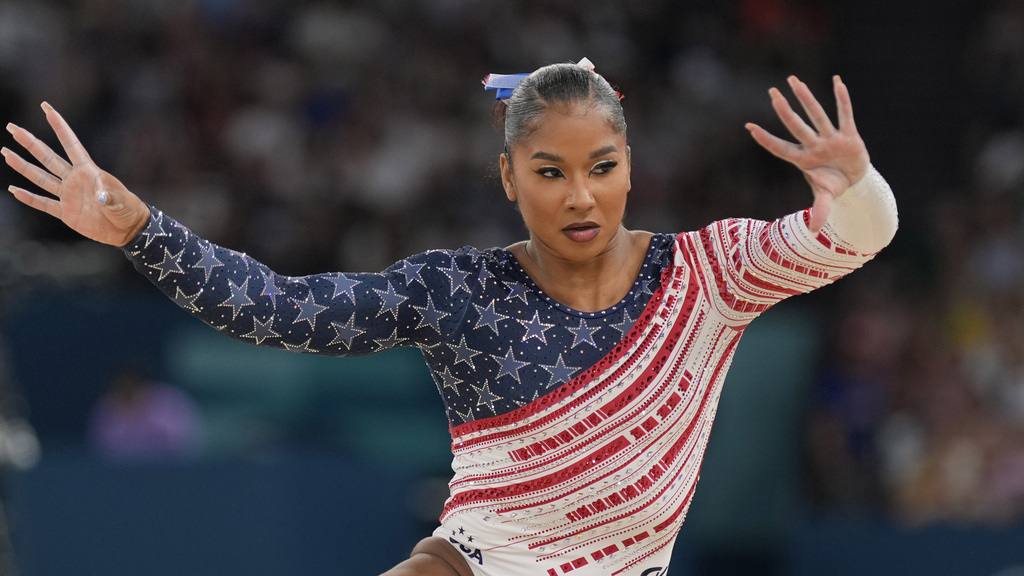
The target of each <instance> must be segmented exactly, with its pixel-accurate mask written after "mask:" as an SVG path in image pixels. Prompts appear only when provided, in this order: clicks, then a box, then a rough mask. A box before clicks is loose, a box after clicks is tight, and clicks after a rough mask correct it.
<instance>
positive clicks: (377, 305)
mask: <svg viewBox="0 0 1024 576" xmlns="http://www.w3.org/2000/svg"><path fill="white" fill-rule="evenodd" d="M674 238H675V236H674V235H667V234H658V235H655V236H654V238H653V239H652V240H651V245H650V247H649V249H648V252H647V256H646V258H645V259H644V263H643V265H642V269H641V271H640V273H639V274H638V276H637V278H636V281H635V282H634V286H633V289H632V290H630V292H629V293H628V294H627V295H626V296H625V297H624V298H623V299H622V300H621V301H620V302H618V303H616V304H615V305H614V306H611V307H610V308H608V309H606V310H601V311H597V312H581V311H578V310H573V309H571V308H568V307H566V306H563V305H561V304H559V303H558V302H555V301H554V300H553V299H551V298H550V297H549V296H547V295H546V294H545V293H544V292H543V291H542V290H540V288H539V287H537V286H536V284H534V283H533V281H531V280H530V278H529V276H527V274H526V272H525V271H524V270H523V269H522V267H520V266H519V263H518V262H517V261H516V259H515V257H514V256H513V255H512V253H511V252H509V251H508V250H506V249H504V248H491V249H488V250H484V251H478V250H476V249H475V248H469V247H466V248H462V249H459V250H454V251H453V250H432V251H428V252H424V253H422V254H417V255H415V256H411V257H409V258H406V259H405V260H402V261H400V262H398V263H396V264H394V265H392V266H391V267H389V268H387V269H386V270H384V271H383V272H380V273H375V274H347V273H345V274H343V273H335V274H317V275H313V276H304V277H286V276H279V275H277V274H275V273H274V272H273V271H271V270H270V269H268V268H267V267H266V266H264V265H263V264H260V263H259V262H257V261H256V260H254V259H253V258H251V257H249V256H247V255H245V254H242V253H239V252H235V251H232V250H228V249H226V248H222V247H220V246H217V245H215V244H211V243H210V242H208V241H206V240H204V239H202V238H200V237H198V236H196V235H195V234H193V233H191V232H190V231H189V230H188V229H187V228H185V227H183V226H181V225H180V224H178V223H177V222H175V221H174V220H172V219H170V218H168V217H167V216H165V215H164V214H162V213H161V212H159V211H158V210H156V209H153V216H152V218H151V219H150V222H149V225H148V226H147V227H146V229H145V230H143V231H142V233H140V234H139V236H138V237H137V238H135V239H134V240H133V241H132V243H131V244H129V245H128V246H126V247H125V248H124V250H125V253H126V254H127V255H128V258H129V259H130V260H131V261H132V262H134V264H135V267H136V268H137V269H138V270H139V271H140V272H142V273H143V274H144V275H146V276H147V277H148V278H149V279H150V280H151V281H152V282H153V283H154V284H156V286H157V287H159V288H160V290H162V291H163V292H164V293H165V294H167V295H168V296H170V297H171V298H172V299H173V300H174V301H175V302H176V303H177V304H178V306H180V307H181V308H183V309H185V310H187V311H188V312H191V313H192V314H193V315H195V316H197V317H199V318H200V319H201V320H203V321H204V322H206V323H207V324H210V325H211V326H213V327H215V328H217V329H218V330H221V331H222V332H224V333H226V334H228V335H229V336H232V337H234V338H237V339H239V340H242V341H245V342H249V343H252V344H258V345H263V346H274V347H277V348H285V349H288V350H294V351H299V352H309V353H321V354H330V355H337V356H355V355H360V354H369V353H373V352H379V351H382V350H388V349H391V348H395V347H398V346H416V347H418V348H420V349H421V350H422V352H423V356H424V359H425V360H426V363H427V367H428V368H429V369H430V371H431V374H432V375H433V378H434V382H435V383H436V384H437V388H438V391H439V392H440V393H441V396H442V398H443V399H444V403H445V408H446V410H447V413H448V419H449V422H450V423H451V425H452V426H457V425H459V424H463V423H466V422H470V421H473V420H478V419H480V418H488V417H492V416H498V415H501V414H505V413H508V412H510V411H512V410H515V409H516V408H519V407H520V406H523V405H525V404H528V403H530V402H533V401H535V400H537V399H538V398H539V397H541V396H543V395H545V394H547V393H548V392H551V391H552V390H555V389H556V388H558V387H559V386H561V385H562V384H564V383H566V382H568V381H569V380H571V379H572V378H573V377H575V375H576V374H579V373H580V372H581V371H583V370H584V369H586V368H588V367H590V366H592V365H593V364H594V363H596V362H597V361H598V360H600V359H601V358H602V357H603V356H605V355H606V354H607V353H608V352H609V351H610V350H611V349H612V348H613V347H614V346H615V345H616V344H618V343H619V342H620V341H621V339H622V336H623V335H624V334H625V333H626V332H627V331H629V329H630V328H631V327H632V325H633V322H635V321H636V319H637V318H639V317H640V315H641V312H642V310H643V308H644V306H646V305H647V302H648V301H649V300H650V297H651V295H652V292H653V291H654V290H656V289H657V287H658V285H659V284H660V281H661V271H662V270H663V269H664V268H665V266H667V265H669V263H670V262H671V259H672V245H673V241H674Z"/></svg>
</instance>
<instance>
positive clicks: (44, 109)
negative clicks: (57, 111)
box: [40, 102, 53, 112]
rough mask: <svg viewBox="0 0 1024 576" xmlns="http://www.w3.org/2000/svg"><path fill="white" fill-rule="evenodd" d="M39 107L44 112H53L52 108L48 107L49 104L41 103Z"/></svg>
mask: <svg viewBox="0 0 1024 576" xmlns="http://www.w3.org/2000/svg"><path fill="white" fill-rule="evenodd" d="M40 106H41V107H42V108H43V111H44V112H50V111H51V110H53V106H50V103H49V102H43V103H42V104H40Z"/></svg>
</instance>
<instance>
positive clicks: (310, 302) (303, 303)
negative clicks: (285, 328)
mask: <svg viewBox="0 0 1024 576" xmlns="http://www.w3.org/2000/svg"><path fill="white" fill-rule="evenodd" d="M294 302H295V306H296V307H298V309H299V315H298V316H296V317H295V320H294V322H295V323H296V324H298V323H299V322H305V323H307V324H309V329H310V330H316V316H317V314H319V313H321V312H323V311H324V310H327V308H328V307H327V306H321V305H319V304H317V303H316V300H315V299H314V298H313V291H312V290H310V291H309V293H308V294H306V299H305V300H298V299H296V300H294Z"/></svg>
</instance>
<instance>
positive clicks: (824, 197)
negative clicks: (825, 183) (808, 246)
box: [807, 192, 832, 236]
mask: <svg viewBox="0 0 1024 576" xmlns="http://www.w3.org/2000/svg"><path fill="white" fill-rule="evenodd" d="M831 212H832V195H831V194H829V193H828V192H818V193H816V194H815V195H814V205H813V206H811V221H810V222H808V223H807V228H808V229H809V230H810V232H811V234H813V235H814V236H817V235H818V233H820V232H821V229H822V228H824V227H825V222H826V221H828V215H829V214H830V213H831Z"/></svg>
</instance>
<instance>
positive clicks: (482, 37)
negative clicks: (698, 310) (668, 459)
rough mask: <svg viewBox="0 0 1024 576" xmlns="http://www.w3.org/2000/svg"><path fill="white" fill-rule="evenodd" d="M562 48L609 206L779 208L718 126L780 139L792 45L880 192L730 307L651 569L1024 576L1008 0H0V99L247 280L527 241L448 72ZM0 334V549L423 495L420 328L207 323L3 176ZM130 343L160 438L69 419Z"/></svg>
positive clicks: (687, 211)
mask: <svg viewBox="0 0 1024 576" xmlns="http://www.w3.org/2000/svg"><path fill="white" fill-rule="evenodd" d="M583 56H587V57H589V58H590V59H591V60H593V62H594V63H595V64H596V66H597V70H598V71H599V72H600V73H602V74H604V75H605V76H606V77H607V78H608V79H609V80H610V81H611V82H612V83H613V85H616V86H617V87H618V89H619V90H620V91H621V92H623V93H624V94H625V95H626V98H625V100H624V107H625V109H626V118H627V121H628V123H629V139H630V144H631V146H632V151H633V172H632V183H633V190H632V192H631V200H630V202H631V205H630V212H629V215H628V223H629V225H630V226H632V227H637V228H646V229H650V230H655V231H665V232H668V231H681V230H688V229H693V228H695V227H699V226H702V225H704V224H706V223H707V222H709V221H712V220H714V219H718V218H723V217H729V216H752V217H759V218H774V217H777V216H780V215H782V214H785V213H787V212H791V211H795V210H797V209H800V208H803V207H805V206H806V205H807V204H808V202H809V199H810V195H809V194H808V191H807V189H806V185H805V183H804V182H803V180H802V178H801V177H800V175H799V174H798V173H797V172H796V170H795V169H793V168H791V167H790V166H788V165H786V164H784V163H782V162H780V161H778V160H776V159H774V158H772V157H771V156H769V155H768V154H767V153H765V152H763V151H762V150H760V149H759V148H758V147H757V146H756V145H755V144H754V143H753V142H752V141H751V140H750V138H749V136H748V135H747V133H746V131H745V130H743V123H744V122H746V121H755V122H759V123H762V124H763V125H765V126H768V127H770V128H771V129H772V130H774V131H776V132H777V133H781V131H782V130H783V129H782V127H781V126H780V124H779V123H778V121H776V120H774V119H773V118H772V110H771V108H770V105H769V101H768V97H767V89H768V88H769V87H770V86H773V85H776V86H783V85H784V83H785V77H786V75H788V74H797V75H798V76H800V77H801V78H802V79H804V80H806V81H807V82H808V83H809V84H810V85H811V87H812V89H814V90H815V92H816V93H817V94H818V95H819V97H821V99H822V100H823V101H824V102H825V103H826V107H827V108H828V109H830V110H831V109H834V105H832V104H831V102H832V99H831V98H830V97H829V96H828V89H829V82H830V77H831V75H832V74H836V73H838V74H841V75H842V76H843V79H844V80H845V81H846V83H847V84H848V85H849V87H850V90H851V93H852V98H853V103H854V108H855V114H856V118H857V123H858V127H859V129H860V131H861V133H862V135H863V137H864V139H865V141H866V142H867V144H868V148H869V151H870V152H871V155H872V160H873V162H874V164H875V165H876V166H877V167H878V168H879V170H880V171H881V172H882V173H883V174H884V175H885V176H886V177H887V178H888V180H889V181H890V183H891V184H892V186H893V188H894V190H895V192H896V195H897V198H898V201H899V205H900V220H901V228H900V231H899V233H898V234H897V237H896V240H895V241H894V243H893V244H892V246H891V247H890V248H888V249H887V250H885V251H884V252H883V253H882V254H881V255H880V256H879V258H877V259H876V260H875V261H873V262H871V263H869V264H868V265H867V266H866V267H865V268H864V269H863V270H862V271H860V272H858V273H856V274H855V275H854V276H852V277H850V278H848V279H845V280H843V281H842V282H840V283H838V284H836V285H834V286H830V287H827V288H825V289H822V290H820V291H819V292H817V293H814V294H812V295H808V296H804V297H800V298H798V299H795V300H793V301H788V302H785V303H783V304H781V305H779V306H777V307H776V308H775V309H773V310H771V311H769V312H768V313H767V314H765V316H764V317H763V318H762V319H760V320H758V322H755V323H754V324H753V326H752V327H751V329H750V331H749V332H748V335H747V336H745V338H744V341H743V343H742V345H741V347H740V350H739V354H738V356H737V359H736V362H735V367H734V369H733V372H731V374H730V377H729V379H728V381H727V384H726V389H725V392H724V395H723V398H722V403H721V408H720V412H719V417H718V421H717V422H716V425H715V431H714V434H713V435H712V439H711V445H710V448H709V451H708V456H707V460H706V464H705V466H704V470H703V473H702V477H703V479H702V481H701V482H700V484H699V487H698V489H697V492H696V497H695V500H694V505H693V509H692V511H691V513H690V517H689V518H688V520H687V523H686V524H685V525H684V528H683V531H682V534H681V536H680V540H679V544H678V545H677V550H676V553H675V555H674V558H673V563H672V570H671V571H672V574H674V575H675V574H679V575H687V574H695V575H733V574H749V575H761V574H765V575H768V574H771V575H800V576H802V575H816V574H832V575H851V576H852V575H860V574H872V575H889V574H892V575H896V574H900V575H906V574H929V575H950V576H953V575H956V576H961V575H978V576H989V575H992V576H995V575H999V576H1011V575H1020V574H1024V299H1022V295H1024V238H1022V237H1021V236H1022V224H1024V221H1022V211H1021V209H1022V193H1024V2H1022V1H1021V0H1001V1H985V2H982V1H971V0H960V1H954V0H932V1H930V2H883V1H882V0H857V1H853V0H849V1H840V0H833V1H831V2H815V1H811V0H804V1H801V0H740V1H734V2H713V1H670V0H648V1H643V2H611V1H603V0H600V1H599V0H591V1H588V2H585V3H584V2H570V1H560V0H546V1H528V2H484V1H479V0H418V1H415V0H404V1H403V0H376V1H370V0H364V1H359V0H352V1H334V2H330V1H322V2H309V1H302V2H286V1H284V0H251V1H245V0H82V1H70V0H65V1H57V0H0V118H2V119H3V120H4V121H5V122H6V121H13V122H15V123H17V124H19V125H22V126H25V127H26V128H28V129H30V130H32V131H34V132H35V133H36V134H39V135H45V139H46V140H47V141H48V142H50V143H51V145H55V142H54V139H53V138H52V137H51V136H50V134H49V131H48V130H47V128H46V126H45V123H44V121H43V116H42V114H41V112H40V111H39V108H38V104H39V103H40V102H41V101H43V100H46V101H48V102H50V103H52V104H53V105H54V106H55V107H57V108H58V109H59V110H61V111H62V113H63V114H64V115H65V116H66V118H67V119H68V120H69V122H70V123H71V125H72V126H73V127H74V128H75V129H76V131H77V132H78V135H79V137H80V138H81V139H82V141H83V142H84V143H85V144H86V146H87V148H88V149H89V150H90V151H91V153H92V155H93V157H94V159H95V160H96V161H97V163H98V164H99V165H100V166H102V167H104V168H105V169H107V170H109V171H111V172H112V173H114V174H115V175H117V176H118V177H119V178H120V179H121V180H122V181H123V182H125V183H126V184H127V185H128V187H129V188H130V189H132V190H133V191H134V192H136V193H137V194H139V195H140V196H141V197H143V199H145V200H146V201H148V202H151V203H153V204H155V205H157V206H159V207H160V208H161V209H163V210H164V211H166V212H167V213H169V214H170V215H172V216H174V217H175V218H177V219H178V220H180V221H182V222H184V223H185V224H187V225H188V226H190V227H191V228H192V229H193V230H195V231H196V232H197V233H199V234H201V235H203V236H205V237H207V238H209V239H211V240H213V241H215V242H218V243H221V244H223V245H226V246H229V247H232V248H236V249H239V250H244V251H246V252H248V253H250V254H252V255H254V256H256V257H257V258H259V259H261V260H262V261H264V262H266V263H267V264H269V265H270V266H271V267H273V268H274V269H275V270H276V271H278V272H279V273H283V274H307V273H313V272H321V271H332V270H346V271H363V270H379V269H381V268H383V267H384V266H386V265H387V264H389V263H391V262H392V261H394V260H396V259H398V258H401V257H403V256H406V255H409V254H412V253H415V252H418V251H421V250H424V249H428V248H440V247H445V248H454V247H458V246H461V245H464V244H472V245H476V246H479V247H487V246H493V245H506V244H509V243H511V242H513V241H516V240H518V239H521V238H522V237H523V235H524V230H523V228H522V224H521V221H520V219H519V217H518V215H517V214H516V212H515V211H514V209H513V208H512V207H511V206H509V205H508V203H507V201H506V200H505V199H504V196H503V194H502V193H501V190H500V185H499V182H498V180H497V179H496V178H495V174H496V171H495V167H496V158H497V154H498V153H499V152H500V150H501V141H500V138H499V137H498V136H497V135H496V134H495V133H494V131H493V130H492V129H491V128H490V126H489V112H490V107H491V105H492V103H493V96H492V95H491V93H485V92H484V91H483V90H482V87H481V85H480V79H481V78H483V76H485V75H486V74H487V73H491V72H497V73H510V72H521V71H530V70H532V69H534V68H536V67H537V66H539V65H542V64H546V63H550V62H558V61H570V60H571V61H575V60H578V59H580V58H582V57H583ZM5 145H7V146H9V147H11V146H13V145H14V144H13V141H12V140H10V139H8V140H7V141H6V142H5ZM0 180H2V182H3V184H4V185H5V186H6V185H7V184H12V183H13V184H19V185H24V184H25V183H24V182H22V181H20V177H18V176H17V175H16V174H15V173H14V172H13V171H10V170H8V171H7V172H5V175H4V176H3V177H2V179H0ZM0 329H2V330H0V338H2V342H0V352H2V355H0V467H2V474H0V497H2V499H0V501H2V503H3V510H4V512H5V514H4V518H5V521H3V522H0V535H2V536H0V555H2V557H0V573H3V574H19V575H23V576H49V575H58V574H60V575H63V574H69V573H75V574H78V575H80V576H88V575H93V574H97V575H99V574H103V575H109V574H148V575H150V576H163V575H168V576H169V575H171V574H176V575H177V574H192V575H204V574H210V575H214V574H217V575H220V574H225V573H235V574H249V575H252V576H258V575H264V574H265V575H271V574H295V573H302V574H306V575H309V576H314V575H319V574H324V575H327V574H376V573H379V572H380V571H383V570H385V569H386V568H388V567H390V566H391V565H393V564H394V563H396V562H398V561H400V560H401V559H402V558H403V557H405V556H406V555H407V553H408V551H409V550H410V548H411V546H412V544H413V543H414V542H415V541H416V540H417V539H418V538H420V537H422V536H424V535H426V534H427V533H428V531H429V530H430V529H432V527H433V526H434V523H435V522H436V517H437V515H438V513H439V510H440V505H441V502H442V500H443V497H444V494H445V489H446V485H445V483H446V481H447V476H448V474H449V473H450V469H449V468H448V463H449V454H448V445H447V434H446V426H447V423H446V421H445V418H444V413H443V409H442V405H441V402H440V399H439V397H438V395H437V392H436V389H435V386H434V384H433V382H432V381H431V379H430V377H429V375H428V374H427V372H426V370H425V368H423V367H422V365H421V364H420V363H419V358H418V355H417V354H416V353H415V352H411V353H410V352H409V351H408V350H405V351H399V352H393V353H388V354H386V355H379V356H374V357H369V358H361V359H329V358H308V357H303V356H299V355H295V354H289V353H284V352H276V351H265V350H258V349H255V348H249V347H245V346H243V345H239V344H237V343H235V342H233V341H231V340H229V339H227V338H226V337H223V336H221V335H219V334H217V333H216V332H214V331H212V330H210V329H208V328H206V327H205V326H203V325H202V324H201V323H199V322H198V321H196V320H194V319H192V318H190V317H188V316H187V315H186V314H184V313H182V312H180V311H179V310H178V309H177V308H176V307H175V306H174V305H173V304H172V303H170V302H169V301H167V300H166V299H164V298H163V297H162V296H161V295H159V294H158V293H157V292H156V290H154V289H153V288H152V287H150V286H149V285H148V284H147V282H146V281H145V280H144V279H142V278H141V277H140V276H138V275H136V274H135V272H134V271H133V270H132V269H131V266H130V265H129V264H128V263H127V262H126V261H125V259H124V257H123V256H122V255H121V254H120V252H119V251H117V250H115V249H111V248H107V247H101V246H95V245H92V244H90V243H86V242H83V241H81V240H80V239H78V238H76V237H75V236H74V235H73V234H72V233H69V232H67V231H66V230H64V229H63V228H62V226H61V225H60V224H59V223H58V222H55V221H53V220H52V219H49V218H48V217H46V216H45V215H42V214H38V213H34V212H32V211H30V210H29V209H27V208H25V207H23V206H20V205H17V204H16V202H15V201H14V200H13V198H11V197H8V196H7V195H3V196H2V197H0ZM125 366H131V367H133V368H134V369H136V370H139V371H143V372H146V373H147V374H148V376H149V377H150V378H151V379H153V380H156V381H160V382H164V383H166V384H167V385H169V386H171V387H173V389H175V390H178V391H180V392H181V393H182V394H184V395H186V396H187V398H190V399H191V400H190V402H191V403H192V404H193V405H194V407H195V410H196V411H197V413H198V415H199V420H198V429H199V430H200V433H201V440H200V441H199V442H198V443H197V444H195V445H194V446H192V449H190V450H186V451H184V452H183V453H180V454H176V455H174V456H170V457H162V458H161V457H158V456H157V455H154V456H152V457H150V458H145V459H132V460H125V459H116V458H115V459H112V458H110V457H104V456H103V452H102V450H101V449H100V448H98V447H97V445H96V443H95V442H94V441H92V440H90V438H91V437H90V435H89V433H88V430H89V429H90V422H91V418H94V416H91V415H92V414H94V411H95V410H96V406H97V403H98V402H100V399H101V398H102V397H103V396H104V394H106V393H107V391H108V389H109V388H110V384H111V382H112V380H113V379H114V378H115V375H116V373H117V372H118V371H119V370H122V369H123V368H124V367H125ZM5 528H6V529H5Z"/></svg>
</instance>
